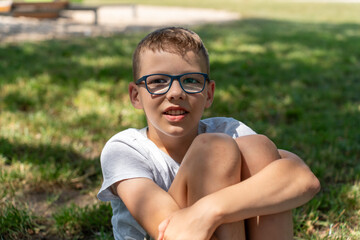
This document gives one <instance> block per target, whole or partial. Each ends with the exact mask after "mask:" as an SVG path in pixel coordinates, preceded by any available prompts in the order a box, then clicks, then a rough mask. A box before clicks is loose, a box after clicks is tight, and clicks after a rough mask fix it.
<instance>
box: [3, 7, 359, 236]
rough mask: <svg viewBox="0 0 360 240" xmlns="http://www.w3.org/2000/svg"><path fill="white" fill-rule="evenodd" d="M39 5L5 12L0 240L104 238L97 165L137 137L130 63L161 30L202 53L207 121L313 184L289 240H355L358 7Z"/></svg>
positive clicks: (106, 216) (106, 212) (106, 221)
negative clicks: (277, 157)
mask: <svg viewBox="0 0 360 240" xmlns="http://www.w3.org/2000/svg"><path fill="white" fill-rule="evenodd" d="M39 2H40V1H7V0H1V1H0V41H1V42H0V236H1V239H112V238H113V237H112V229H111V223H110V219H111V215H112V213H111V207H110V205H109V204H107V203H101V202H100V201H98V200H97V199H96V194H97V191H98V190H99V188H100V186H101V183H102V176H101V169H100V164H99V156H100V153H101V149H102V147H103V145H104V144H105V142H106V141H107V140H108V139H109V138H110V137H111V136H112V135H114V134H116V133H117V132H119V131H121V130H124V129H126V128H129V127H136V128H141V127H144V126H145V125H146V121H145V117H144V115H143V113H142V112H141V111H137V110H135V109H133V107H132V106H131V104H130V101H129V99H128V95H127V85H128V82H129V81H131V80H132V73H131V57H132V52H133V50H134V48H135V47H136V45H137V43H138V42H139V41H140V40H141V39H142V38H143V37H144V36H145V35H146V34H147V33H148V32H149V31H151V30H153V29H155V28H158V27H160V26H168V25H177V26H186V27H188V28H190V29H192V30H194V31H196V32H197V33H198V34H199V35H200V36H201V37H202V39H203V41H204V43H205V45H206V46H207V48H208V50H209V53H210V61H211V62H210V64H211V78H212V79H214V80H215V81H216V85H217V90H216V91H217V92H216V95H215V101H214V104H213V106H212V107H211V108H210V109H208V110H207V112H206V113H205V116H204V117H213V116H231V117H234V118H236V119H239V120H241V121H243V122H244V123H246V124H247V125H249V126H250V127H252V128H253V129H254V130H255V131H257V132H258V133H262V134H265V135H267V136H269V137H270V138H271V139H272V140H273V141H274V142H275V143H276V144H277V146H278V147H279V148H283V149H287V150H290V151H292V152H295V153H297V154H298V155H299V156H301V157H302V158H303V159H304V161H305V162H306V163H307V164H308V165H309V166H310V168H311V169H312V170H313V172H314V173H315V174H316V176H317V177H318V178H319V179H320V181H321V184H322V189H321V192H320V193H319V194H317V195H316V197H315V198H314V199H313V200H311V201H310V202H309V203H307V204H306V205H304V206H301V207H299V208H297V209H295V210H294V212H293V216H294V223H295V234H296V237H295V239H360V230H359V229H360V228H359V224H360V161H359V160H360V130H359V122H360V94H359V92H360V44H359V43H360V14H359V13H360V1H357V0H343V1H342V0H272V1H270V0H269V1H267V0H223V1H215V0H207V1H205V0H198V1H190V0H181V1H180V0H179V1H178V0H172V1H170V0H161V1H146V0H142V1H141V0H138V1H130V0H129V1H118V0H117V1H115V0H113V1H108V0H103V1H95V0H83V1H70V2H65V3H64V2H63V1H41V2H42V3H43V4H44V3H52V5H51V7H50V6H49V5H47V6H46V7H44V5H42V7H39V5H36V4H35V5H34V3H37V4H38V3H39ZM24 3H25V4H24ZM27 4H28V5H27ZM29 4H30V5H29ZM56 4H57V5H56ZM55 5H56V6H55ZM9 6H10V7H9ZM45 13H46V14H48V15H47V17H44V14H45ZM29 14H30V15H32V16H28V15H29ZM34 14H35V15H36V14H37V16H33V15H34ZM24 15H27V17H26V16H24Z"/></svg>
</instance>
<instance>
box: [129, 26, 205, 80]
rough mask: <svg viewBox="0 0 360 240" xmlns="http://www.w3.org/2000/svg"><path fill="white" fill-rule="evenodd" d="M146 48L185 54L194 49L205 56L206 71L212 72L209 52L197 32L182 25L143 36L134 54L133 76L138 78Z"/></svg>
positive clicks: (135, 78)
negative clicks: (142, 54) (142, 55)
mask: <svg viewBox="0 0 360 240" xmlns="http://www.w3.org/2000/svg"><path fill="white" fill-rule="evenodd" d="M145 50H151V51H153V52H155V51H165V52H170V53H175V54H179V55H182V56H184V55H185V54H186V53H187V52H189V51H193V52H194V53H197V54H199V55H200V56H201V57H203V58H204V61H205V64H206V68H207V69H206V73H207V74H209V73H210V64H209V54H208V52H207V50H206V48H205V46H204V44H203V42H202V40H201V38H200V37H199V35H197V34H196V33H195V32H193V31H190V30H188V29H185V28H182V27H167V28H161V29H158V30H156V31H154V32H151V33H150V34H148V35H147V36H146V37H145V38H143V39H142V40H141V41H140V43H139V44H138V46H137V47H136V49H135V52H134V54H133V68H132V69H133V78H134V81H136V80H137V78H139V77H140V76H138V74H139V71H140V58H141V56H140V55H141V53H142V52H144V51H145Z"/></svg>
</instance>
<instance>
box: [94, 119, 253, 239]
mask: <svg viewBox="0 0 360 240" xmlns="http://www.w3.org/2000/svg"><path fill="white" fill-rule="evenodd" d="M146 129H147V128H143V129H140V130H139V129H133V128H130V129H127V130H124V131H122V132H119V133H117V134H116V135H114V136H113V137H112V138H111V139H110V140H109V141H108V142H107V143H106V144H105V147H104V149H103V151H102V153H101V157H100V160H101V169H102V173H103V178H104V180H103V184H102V187H101V189H100V191H99V193H98V198H99V199H100V200H101V201H111V206H112V209H113V217H112V219H111V222H112V225H113V232H114V237H115V239H116V240H133V239H134V240H143V239H144V238H145V237H146V232H145V230H144V229H143V228H142V227H141V226H140V225H139V224H138V223H137V222H136V220H135V219H134V218H133V217H132V216H131V214H130V212H129V211H128V210H127V208H126V206H125V205H124V203H123V202H122V200H121V199H120V198H119V197H118V196H117V195H114V194H113V193H112V192H111V191H110V189H109V187H110V186H111V185H112V184H114V183H116V182H118V181H121V180H125V179H131V178H149V179H151V180H153V181H154V182H155V183H156V184H157V185H158V186H160V187H161V188H162V189H164V190H165V191H167V190H168V189H169V187H170V185H171V183H172V181H173V180H174V178H175V175H176V173H177V171H178V169H179V164H178V163H177V162H176V161H175V160H173V159H172V158H171V157H170V156H169V155H167V154H166V153H165V152H163V151H161V150H160V149H159V148H158V147H157V146H156V145H155V144H154V143H153V142H152V141H151V140H150V139H148V138H147V135H146ZM198 132H199V134H201V133H215V132H216V133H225V134H227V135H230V136H231V137H233V138H237V137H241V136H245V135H251V134H255V132H254V131H253V130H252V129H250V128H249V127H248V126H246V125H245V124H243V123H242V122H239V121H237V120H235V119H233V118H224V117H217V118H208V119H204V120H201V121H200V123H199V130H198Z"/></svg>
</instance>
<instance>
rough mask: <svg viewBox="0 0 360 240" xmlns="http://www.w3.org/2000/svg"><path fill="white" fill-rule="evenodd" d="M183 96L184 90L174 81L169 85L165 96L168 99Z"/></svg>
mask: <svg viewBox="0 0 360 240" xmlns="http://www.w3.org/2000/svg"><path fill="white" fill-rule="evenodd" d="M184 95H185V92H184V90H182V88H181V86H180V83H179V81H176V80H175V81H174V82H173V83H172V84H171V87H170V89H169V91H168V92H167V93H166V96H167V98H169V99H178V98H183V97H184Z"/></svg>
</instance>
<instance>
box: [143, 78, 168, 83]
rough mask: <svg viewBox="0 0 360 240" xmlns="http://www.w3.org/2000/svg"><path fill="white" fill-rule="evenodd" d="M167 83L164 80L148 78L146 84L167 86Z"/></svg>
mask: <svg viewBox="0 0 360 240" xmlns="http://www.w3.org/2000/svg"><path fill="white" fill-rule="evenodd" d="M168 82H169V80H168V79H166V78H148V79H147V84H167V83H168Z"/></svg>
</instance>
